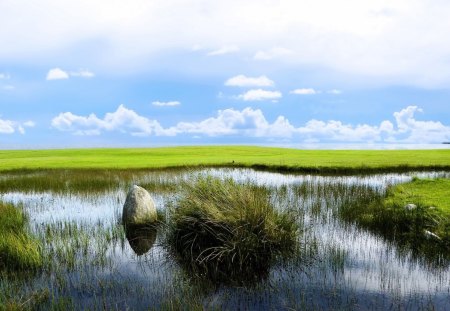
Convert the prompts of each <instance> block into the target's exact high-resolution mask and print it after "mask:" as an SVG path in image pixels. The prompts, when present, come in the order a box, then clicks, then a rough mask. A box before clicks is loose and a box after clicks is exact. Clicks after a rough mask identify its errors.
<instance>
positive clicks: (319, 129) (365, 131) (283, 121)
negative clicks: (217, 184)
mask: <svg viewBox="0 0 450 311" xmlns="http://www.w3.org/2000/svg"><path fill="white" fill-rule="evenodd" d="M420 111H421V110H420V108H418V107H417V106H409V107H406V108H405V109H402V110H401V111H399V112H395V113H394V118H395V124H394V123H392V122H391V121H389V120H383V121H381V122H380V123H379V125H369V124H357V125H353V124H346V123H343V122H342V121H338V120H329V121H322V120H314V119H313V120H310V121H308V122H306V123H305V124H304V125H301V126H298V127H296V126H294V125H293V124H291V123H290V121H289V120H288V119H287V118H286V117H285V116H282V115H281V116H278V117H277V118H276V119H275V121H273V122H270V121H268V120H267V119H266V117H265V116H264V113H263V112H262V111H261V110H260V109H253V108H251V107H247V108H245V109H243V110H236V109H232V108H230V109H224V110H219V111H218V112H217V114H216V116H214V117H210V118H206V119H204V120H201V121H198V122H179V123H177V124H176V125H173V126H171V127H168V128H163V127H162V126H161V125H160V123H159V122H158V121H157V120H151V119H149V118H147V117H144V116H140V115H139V114H137V113H136V112H135V111H133V110H130V109H127V108H126V107H124V106H123V105H120V106H119V107H118V108H117V110H116V111H115V112H112V113H107V114H105V116H104V117H103V118H98V117H97V116H96V115H95V114H91V115H89V116H78V115H75V114H73V113H71V112H65V113H61V114H59V115H58V116H56V117H55V118H53V120H52V127H53V128H55V129H57V130H60V131H68V132H71V133H72V134H74V135H100V134H101V133H102V132H105V131H118V132H122V133H128V134H130V135H134V136H150V135H154V136H176V135H195V136H200V137H201V136H226V135H238V136H240V137H241V136H243V137H259V138H267V139H270V138H282V139H293V140H295V141H303V142H363V143H367V142H372V143H376V142H408V143H440V142H443V141H450V126H447V125H443V124H442V123H440V122H435V121H419V120H416V119H415V116H414V114H415V113H416V112H420ZM19 126H21V125H20V124H15V123H14V122H12V121H8V120H0V132H3V133H12V132H14V131H15V130H16V129H17V130H18V131H20V128H19ZM25 126H27V122H26V123H24V124H23V127H25Z"/></svg>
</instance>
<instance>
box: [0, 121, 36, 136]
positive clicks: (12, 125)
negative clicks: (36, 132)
mask: <svg viewBox="0 0 450 311" xmlns="http://www.w3.org/2000/svg"><path fill="white" fill-rule="evenodd" d="M34 126H35V123H34V122H33V121H26V122H24V123H20V122H16V121H11V120H3V119H1V118H0V134H14V133H15V132H19V133H20V134H25V127H34Z"/></svg>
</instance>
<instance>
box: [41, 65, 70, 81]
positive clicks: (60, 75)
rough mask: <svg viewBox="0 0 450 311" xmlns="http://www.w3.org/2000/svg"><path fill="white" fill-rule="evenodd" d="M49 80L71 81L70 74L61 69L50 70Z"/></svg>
mask: <svg viewBox="0 0 450 311" xmlns="http://www.w3.org/2000/svg"><path fill="white" fill-rule="evenodd" d="M46 79H47V80H64V79H69V74H68V73H67V72H65V71H64V70H62V69H60V68H53V69H50V70H49V71H48V73H47V78H46Z"/></svg>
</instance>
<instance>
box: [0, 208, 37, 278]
mask: <svg viewBox="0 0 450 311" xmlns="http://www.w3.org/2000/svg"><path fill="white" fill-rule="evenodd" d="M26 223H27V219H26V217H25V215H24V213H23V212H22V210H20V209H19V208H16V207H14V206H13V205H11V204H5V203H2V202H0V269H4V270H19V269H20V270H23V269H35V268H39V267H41V266H42V263H43V260H42V255H41V252H40V250H41V247H40V244H39V242H38V241H37V240H36V239H34V238H33V237H31V236H30V234H29V233H28V232H27V230H26Z"/></svg>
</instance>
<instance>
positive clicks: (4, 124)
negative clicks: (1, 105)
mask: <svg viewBox="0 0 450 311" xmlns="http://www.w3.org/2000/svg"><path fill="white" fill-rule="evenodd" d="M14 132H15V128H14V122H12V121H10V120H2V119H0V133H1V134H12V133H14Z"/></svg>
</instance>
